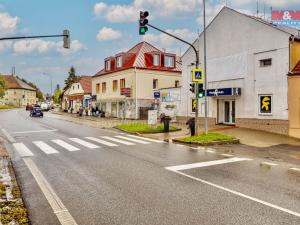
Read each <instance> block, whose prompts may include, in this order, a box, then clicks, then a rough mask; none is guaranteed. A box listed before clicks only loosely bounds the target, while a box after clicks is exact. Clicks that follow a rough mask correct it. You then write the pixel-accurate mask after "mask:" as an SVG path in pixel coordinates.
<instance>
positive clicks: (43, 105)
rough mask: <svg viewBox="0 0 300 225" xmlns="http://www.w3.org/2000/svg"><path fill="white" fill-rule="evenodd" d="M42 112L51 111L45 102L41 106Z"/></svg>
mask: <svg viewBox="0 0 300 225" xmlns="http://www.w3.org/2000/svg"><path fill="white" fill-rule="evenodd" d="M41 110H43V111H47V110H49V107H48V104H47V103H45V102H43V103H42V104H41Z"/></svg>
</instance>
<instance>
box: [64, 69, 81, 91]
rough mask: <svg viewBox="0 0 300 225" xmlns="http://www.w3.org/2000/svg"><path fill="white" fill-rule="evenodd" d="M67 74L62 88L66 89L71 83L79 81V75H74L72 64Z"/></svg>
mask: <svg viewBox="0 0 300 225" xmlns="http://www.w3.org/2000/svg"><path fill="white" fill-rule="evenodd" d="M68 73H69V76H68V77H67V79H65V87H64V90H67V89H68V88H69V87H70V86H71V85H72V84H73V83H76V82H78V81H79V76H76V70H75V68H74V67H73V66H72V67H71V68H70V70H69V72H68Z"/></svg>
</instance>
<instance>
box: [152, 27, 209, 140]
mask: <svg viewBox="0 0 300 225" xmlns="http://www.w3.org/2000/svg"><path fill="white" fill-rule="evenodd" d="M147 26H149V27H151V28H153V29H155V30H158V31H160V32H162V33H164V34H166V35H168V36H171V37H173V38H175V39H177V40H178V41H181V42H183V43H185V44H187V45H189V46H191V47H192V49H193V50H194V52H195V55H196V69H198V68H199V55H198V51H197V50H196V48H195V46H194V45H193V44H191V43H189V42H187V41H185V40H183V39H181V38H179V37H176V36H175V35H173V34H170V33H168V32H166V31H164V30H162V29H160V28H158V27H155V26H153V25H151V24H149V23H148V24H147ZM205 79H206V76H205ZM205 87H206V85H205ZM198 90H199V87H198V84H197V83H196V85H195V95H196V111H195V134H196V135H199V129H198V114H199V104H198V102H199V101H198ZM206 98H207V94H206V91H205V99H206ZM205 121H207V119H205ZM205 124H207V122H206V123H205ZM205 128H206V126H205ZM206 133H207V132H206Z"/></svg>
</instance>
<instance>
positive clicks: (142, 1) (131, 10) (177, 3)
mask: <svg viewBox="0 0 300 225" xmlns="http://www.w3.org/2000/svg"><path fill="white" fill-rule="evenodd" d="M104 5H105V7H104ZM197 5H198V3H197V0H134V1H133V2H132V3H131V4H127V5H126V4H123V5H119V4H111V5H107V4H105V3H103V2H99V3H97V4H95V6H94V14H95V15H96V16H97V17H99V15H100V14H101V13H104V14H105V15H104V16H105V17H106V19H107V20H108V21H110V22H114V23H123V22H133V21H137V19H138V17H139V11H143V10H148V11H149V12H151V15H150V16H151V18H154V17H163V16H170V15H176V16H180V15H182V14H187V13H189V12H193V11H194V10H195V8H197ZM104 8H105V9H104ZM96 9H97V10H96ZM99 11H100V12H101V13H99Z"/></svg>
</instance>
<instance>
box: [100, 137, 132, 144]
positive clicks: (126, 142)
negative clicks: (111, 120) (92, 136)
mask: <svg viewBox="0 0 300 225" xmlns="http://www.w3.org/2000/svg"><path fill="white" fill-rule="evenodd" d="M102 138H105V139H107V140H110V141H114V142H117V143H121V144H124V145H135V144H134V143H131V142H128V141H122V140H119V139H116V138H112V137H107V136H102Z"/></svg>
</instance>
